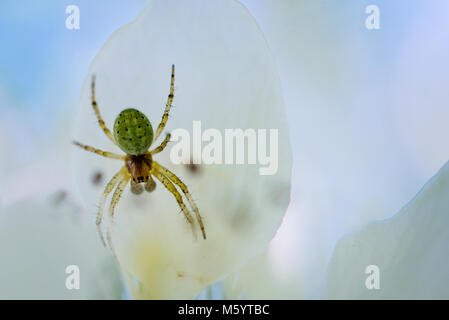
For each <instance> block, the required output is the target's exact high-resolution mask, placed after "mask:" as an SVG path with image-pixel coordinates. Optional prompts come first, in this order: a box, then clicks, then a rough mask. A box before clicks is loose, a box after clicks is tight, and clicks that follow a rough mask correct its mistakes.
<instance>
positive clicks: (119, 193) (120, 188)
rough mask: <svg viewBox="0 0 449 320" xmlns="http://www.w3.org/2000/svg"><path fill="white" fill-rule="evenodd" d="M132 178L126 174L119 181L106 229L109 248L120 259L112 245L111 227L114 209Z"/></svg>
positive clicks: (110, 207) (113, 196)
mask: <svg viewBox="0 0 449 320" xmlns="http://www.w3.org/2000/svg"><path fill="white" fill-rule="evenodd" d="M130 178H131V175H130V174H129V173H128V174H125V177H124V178H123V179H122V181H120V182H119V184H118V186H117V188H116V189H115V191H114V194H113V195H112V200H111V205H110V206H109V223H108V229H107V231H106V237H107V240H108V245H109V248H110V249H111V252H112V255H113V256H114V258H115V259H116V260H117V261H118V259H117V256H116V254H115V251H114V247H113V245H112V238H111V228H112V224H113V223H114V209H115V206H116V205H117V203H118V202H119V200H120V197H121V196H122V193H123V190H124V189H125V187H126V185H127V184H128V182H129V179H130Z"/></svg>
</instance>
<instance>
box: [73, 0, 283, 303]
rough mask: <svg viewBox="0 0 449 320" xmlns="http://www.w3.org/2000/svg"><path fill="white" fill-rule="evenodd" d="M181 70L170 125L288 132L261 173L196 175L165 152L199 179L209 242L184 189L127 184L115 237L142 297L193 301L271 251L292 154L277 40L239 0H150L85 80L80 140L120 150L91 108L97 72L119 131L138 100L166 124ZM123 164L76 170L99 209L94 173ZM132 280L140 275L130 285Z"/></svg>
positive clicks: (102, 99)
mask: <svg viewBox="0 0 449 320" xmlns="http://www.w3.org/2000/svg"><path fill="white" fill-rule="evenodd" d="M172 64H175V65H176V82H175V87H176V89H177V90H176V91H175V101H174V105H175V107H174V108H173V109H172V111H171V116H170V118H169V121H168V123H167V127H166V129H165V131H166V132H169V131H172V130H173V129H176V128H185V129H187V130H188V131H189V132H192V121H194V120H201V124H202V128H203V130H205V129H207V128H215V129H218V130H220V131H221V132H222V134H223V135H224V129H227V128H229V129H234V128H242V129H246V128H253V129H278V130H279V152H278V154H279V169H278V171H277V173H276V174H274V175H272V176H261V175H259V166H258V165H200V167H199V169H200V170H199V172H198V173H197V174H192V172H190V171H189V170H187V169H186V167H185V166H181V165H172V164H171V163H170V159H169V150H165V151H164V152H163V153H161V154H160V155H157V156H156V157H155V160H157V161H158V162H160V163H161V164H163V165H165V166H167V167H168V168H169V169H171V170H172V171H173V172H175V173H176V174H178V175H179V176H180V178H181V179H182V180H183V181H184V182H185V183H186V184H187V185H188V187H189V189H190V190H191V192H192V194H193V197H194V199H195V200H196V202H197V204H198V207H199V209H200V212H201V214H202V216H203V217H204V222H205V226H206V232H207V236H208V238H207V240H205V241H204V240H200V239H198V240H197V241H193V240H192V236H191V234H190V233H191V231H190V228H189V226H188V224H187V223H186V221H185V219H184V217H183V216H182V214H181V213H180V210H179V207H178V206H177V203H176V201H175V200H174V198H173V196H172V195H171V194H170V193H169V192H167V191H166V190H165V189H164V188H163V186H162V185H161V184H160V183H159V184H158V187H157V189H156V190H155V191H154V192H153V193H151V194H148V193H145V194H142V195H139V196H136V195H133V194H131V192H130V190H129V188H126V190H125V192H124V195H123V198H122V199H121V201H120V202H119V204H118V206H117V209H116V219H115V228H114V233H113V238H114V244H115V247H116V251H117V255H118V257H119V259H120V262H121V264H122V266H123V267H124V268H125V269H126V270H127V271H129V272H130V274H131V275H133V276H134V277H136V278H137V279H138V280H140V283H141V284H143V286H142V287H141V288H140V289H142V290H141V291H137V290H140V289H139V288H136V289H135V290H136V291H134V296H135V297H145V298H148V297H150V298H155V297H156V298H191V297H193V296H195V295H196V294H197V293H199V292H200V291H201V290H202V289H203V288H204V287H205V286H207V285H209V284H211V283H214V282H215V281H217V280H219V279H221V278H223V277H224V276H226V275H227V274H228V273H230V272H231V271H232V270H235V269H236V268H237V267H238V266H240V265H242V264H243V263H244V262H245V261H246V260H247V259H248V258H250V257H251V256H253V255H255V254H256V253H257V252H260V251H261V250H262V249H263V248H264V247H265V246H266V245H267V244H268V242H269V241H270V239H271V238H272V237H273V236H274V234H275V232H276V230H277V228H278V227H279V225H280V222H281V219H282V216H283V214H284V211H285V209H286V207H287V205H288V200H289V193H290V171H291V150H290V142H289V137H288V127H287V122H286V119H285V114H284V105H283V99H282V95H281V88H280V82H279V78H278V76H277V72H276V68H275V65H274V62H273V60H272V58H271V56H270V54H269V50H268V47H267V44H266V42H265V39H264V37H263V35H262V33H261V32H260V30H259V28H258V26H257V25H256V23H255V22H254V20H253V19H252V17H251V16H250V15H249V14H248V12H247V10H246V9H245V8H244V7H243V6H242V5H240V4H239V3H237V2H234V1H223V0H216V1H198V0H194V1H185V0H180V1H150V2H149V3H148V5H147V6H146V8H145V9H144V10H143V12H142V13H141V14H140V16H139V17H138V19H137V20H136V21H135V22H132V23H131V24H129V25H127V26H124V27H122V28H121V29H119V30H118V31H117V32H115V33H114V35H113V36H112V37H111V38H110V39H109V40H108V41H107V43H106V44H105V45H104V47H103V49H102V50H101V51H100V52H99V54H98V55H97V57H96V58H95V60H94V62H93V63H92V66H91V70H90V73H89V76H88V78H87V79H86V81H85V84H84V87H83V90H82V95H81V99H80V105H79V117H78V120H77V128H78V131H77V133H76V139H77V140H79V141H81V142H83V143H86V144H89V145H92V146H95V147H98V148H100V149H104V150H108V151H113V152H119V153H120V150H119V149H118V148H117V147H115V146H113V145H112V143H111V142H109V141H108V140H107V138H106V137H105V136H104V134H103V133H102V132H101V130H100V128H99V127H98V125H97V122H96V119H95V116H94V114H93V112H92V109H91V106H90V75H91V74H96V77H97V101H98V105H99V107H100V110H101V112H102V114H103V116H104V119H105V122H106V124H107V125H108V126H109V127H111V126H112V124H113V121H114V118H115V117H116V116H117V115H118V113H119V112H120V111H121V110H123V109H125V108H129V107H135V108H138V109H140V110H141V111H143V112H144V113H145V114H146V115H147V116H148V118H149V119H150V121H152V124H153V127H156V126H157V124H158V122H159V120H160V118H161V115H162V112H163V109H164V105H165V100H166V97H167V94H168V90H169V79H170V67H171V65H172ZM121 166H122V163H120V162H119V161H114V160H110V159H102V158H99V157H98V156H96V155H93V154H88V153H86V152H84V151H82V150H80V151H78V152H77V153H76V160H75V174H76V176H77V179H78V184H79V187H80V191H81V193H82V194H83V196H84V198H85V200H86V202H87V205H88V206H89V209H92V211H94V210H95V209H94V208H95V206H96V204H97V203H98V200H99V198H100V195H101V193H102V190H101V188H100V189H99V188H93V187H92V184H91V183H90V177H91V175H92V173H93V172H94V171H95V170H98V169H99V168H101V170H102V171H103V172H104V173H105V176H107V177H112V176H113V174H114V173H115V172H116V171H118V170H119V168H120V167H121ZM130 283H132V281H130Z"/></svg>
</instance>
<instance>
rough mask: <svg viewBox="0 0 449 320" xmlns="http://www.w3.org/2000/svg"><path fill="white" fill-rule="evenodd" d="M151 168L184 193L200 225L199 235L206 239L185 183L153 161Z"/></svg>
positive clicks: (198, 212)
mask: <svg viewBox="0 0 449 320" xmlns="http://www.w3.org/2000/svg"><path fill="white" fill-rule="evenodd" d="M153 168H154V169H155V170H156V171H157V172H161V173H162V174H163V175H164V176H166V177H168V178H169V179H170V180H171V181H173V183H174V184H176V185H177V186H178V187H179V188H181V190H182V192H183V193H184V195H185V196H186V198H187V201H188V202H189V204H190V206H191V207H192V209H193V211H194V212H195V216H196V219H197V220H198V223H199V225H200V228H201V233H202V234H203V238H204V239H206V230H205V229H204V224H203V220H202V219H201V216H200V211H199V210H198V207H197V205H196V203H195V201H193V198H192V195H191V194H190V192H189V190H188V189H187V186H186V185H185V183H184V182H182V181H181V179H179V178H178V177H177V176H176V175H175V174H174V173H173V172H171V171H170V170H168V169H167V168H165V167H163V166H162V165H160V164H159V163H157V162H156V161H153Z"/></svg>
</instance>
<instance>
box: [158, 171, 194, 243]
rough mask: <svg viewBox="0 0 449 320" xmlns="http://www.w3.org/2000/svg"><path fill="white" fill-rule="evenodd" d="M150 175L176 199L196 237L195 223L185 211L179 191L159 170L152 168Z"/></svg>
mask: <svg viewBox="0 0 449 320" xmlns="http://www.w3.org/2000/svg"><path fill="white" fill-rule="evenodd" d="M151 174H153V175H154V176H155V177H156V179H158V180H159V181H160V182H162V184H163V185H164V186H165V188H167V190H168V191H170V193H171V194H173V196H174V197H175V198H176V201H177V202H178V205H179V207H180V208H181V210H182V212H183V213H184V215H185V217H186V219H187V221H188V222H189V223H190V226H191V227H192V231H193V234H194V235H195V236H196V231H195V223H194V221H193V218H192V216H191V214H190V213H189V211H188V210H187V207H186V205H185V204H184V202H183V201H182V196H181V194H180V193H179V191H178V190H177V189H176V187H175V185H174V184H173V183H172V182H171V181H170V179H168V178H167V177H166V176H165V175H164V174H163V173H162V172H160V171H159V170H157V169H156V168H154V167H153V169H152V170H151Z"/></svg>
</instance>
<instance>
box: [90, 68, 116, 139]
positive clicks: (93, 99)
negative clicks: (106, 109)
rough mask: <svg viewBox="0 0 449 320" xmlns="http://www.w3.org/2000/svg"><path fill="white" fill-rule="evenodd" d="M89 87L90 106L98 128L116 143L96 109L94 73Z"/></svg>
mask: <svg viewBox="0 0 449 320" xmlns="http://www.w3.org/2000/svg"><path fill="white" fill-rule="evenodd" d="M90 88H91V97H92V108H93V109H94V111H95V115H96V116H97V119H98V124H99V125H100V128H101V129H102V130H103V132H104V133H105V134H106V135H107V136H108V138H109V139H111V141H112V142H113V143H114V144H115V145H116V144H117V143H116V142H115V139H114V136H113V135H112V133H111V130H109V129H108V127H106V124H105V123H104V121H103V118H102V117H101V114H100V110H99V109H98V106H97V101H96V100H95V75H93V76H92V82H91V85H90Z"/></svg>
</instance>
